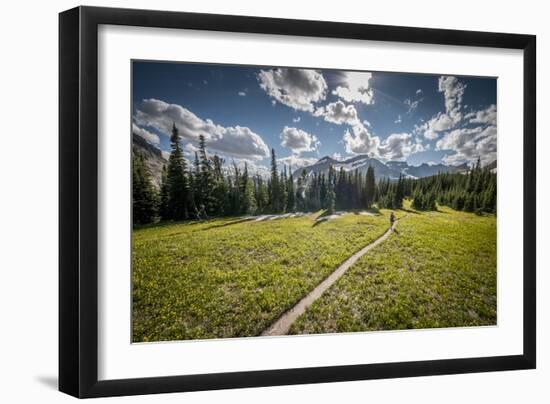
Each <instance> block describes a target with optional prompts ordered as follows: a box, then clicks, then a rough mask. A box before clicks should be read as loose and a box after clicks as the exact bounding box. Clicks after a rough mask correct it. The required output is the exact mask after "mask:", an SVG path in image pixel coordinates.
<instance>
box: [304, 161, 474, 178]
mask: <svg viewBox="0 0 550 404" xmlns="http://www.w3.org/2000/svg"><path fill="white" fill-rule="evenodd" d="M331 165H332V166H333V167H334V169H335V170H336V171H338V170H340V168H342V169H344V170H345V171H354V170H356V169H357V170H358V171H359V172H360V173H363V174H366V172H367V169H368V168H369V165H370V166H372V168H374V176H375V177H376V180H379V179H381V178H389V179H391V180H396V179H398V178H399V176H400V175H402V176H404V177H407V178H422V177H430V176H432V175H436V174H437V173H439V172H441V173H446V172H452V173H455V172H462V171H466V170H468V166H467V165H466V164H462V165H459V166H447V165H444V164H426V163H423V164H421V165H419V166H410V165H409V164H407V163H406V162H404V161H388V162H387V163H383V162H381V161H380V160H378V159H375V158H374V157H369V156H366V155H359V156H355V157H352V158H350V159H347V160H344V161H338V160H335V159H333V158H332V157H329V156H326V157H323V158H322V159H320V160H319V161H317V162H316V163H315V164H312V165H310V166H307V167H303V168H299V169H298V170H296V171H295V172H294V178H298V177H299V176H300V175H302V171H305V173H306V175H307V176H309V175H312V174H313V173H317V174H320V173H325V174H327V173H328V170H329V167H330V166H331Z"/></svg>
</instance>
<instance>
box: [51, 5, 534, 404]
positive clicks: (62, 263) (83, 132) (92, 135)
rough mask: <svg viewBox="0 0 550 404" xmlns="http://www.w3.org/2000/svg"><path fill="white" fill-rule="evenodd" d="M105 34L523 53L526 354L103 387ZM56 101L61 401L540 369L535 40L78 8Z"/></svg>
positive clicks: (62, 56)
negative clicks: (286, 38)
mask: <svg viewBox="0 0 550 404" xmlns="http://www.w3.org/2000/svg"><path fill="white" fill-rule="evenodd" d="M100 24H112V25H125V26H140V27H156V28H176V29H178V28H180V29H194V30H207V31H226V32H240V33H257V34H276V35H291V36H308V37H317V38H344V39H358V40H370V41H386V42H403V43H422V44H439V45H449V46H453V45H462V46H475V47H487V48H509V49H520V50H522V51H523V60H524V65H523V66H524V77H523V80H524V83H523V84H524V89H523V92H524V93H523V114H524V115H523V117H524V122H523V142H524V144H523V146H524V155H523V179H524V188H523V198H524V199H523V200H524V211H523V219H524V229H523V231H524V233H523V251H524V256H523V354H521V355H511V356H495V357H482V358H466V359H445V360H427V361H415V362H399V363H379V364H363V365H350V366H331V367H314V368H296V369H281V370H262V371H250V372H235V373H217V374H193V375H182V376H170V377H150V378H138V379H122V380H106V381H99V380H98V376H97V371H98V323H97V318H98V278H97V275H98V268H97V266H98V141H97V130H98V105H97V102H98V87H97V86H98V66H97V61H98V26H99V25H100ZM59 100H60V101H59V170H60V171H59V218H60V219H59V390H60V391H62V392H65V393H67V394H70V395H72V396H75V397H81V398H85V397H104V396H120V395H134V394H150V393H168V392H183V391H196V390H211V389H227V388H243V387H260V386H274V385H291V384H301V383H325V382H337V381H351V380H363V379H381V378H396V377H411V376H427V375H442V374H459V373H470V372H489V371H501V370H515V369H534V368H535V366H536V322H535V321H536V288H535V283H536V220H535V219H536V206H535V204H536V202H535V198H536V185H535V184H536V168H535V167H536V160H535V158H536V153H535V150H536V129H535V128H536V125H535V122H536V37H535V36H533V35H518V34H504V33H489V32H472V31H457V30H443V29H424V28H409V27H397V26H382V25H367V24H350V23H339V22H322V21H304V20H288V19H278V18H259V17H245V16H228V15H212V14H196V13H182V12H166V11H150V10H130V9H111V8H96V7H77V8H74V9H71V10H68V11H64V12H62V13H60V15H59Z"/></svg>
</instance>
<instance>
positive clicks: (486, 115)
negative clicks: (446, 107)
mask: <svg viewBox="0 0 550 404" xmlns="http://www.w3.org/2000/svg"><path fill="white" fill-rule="evenodd" d="M465 118H466V119H469V121H468V122H470V123H480V124H488V125H495V126H496V124H497V106H496V105H495V104H492V105H490V106H489V107H487V108H486V109H483V110H481V111H475V112H470V113H469V114H466V116H465Z"/></svg>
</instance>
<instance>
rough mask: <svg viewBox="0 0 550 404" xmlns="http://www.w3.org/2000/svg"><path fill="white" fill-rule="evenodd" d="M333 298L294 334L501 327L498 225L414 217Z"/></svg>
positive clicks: (489, 219) (322, 301) (463, 217)
mask: <svg viewBox="0 0 550 404" xmlns="http://www.w3.org/2000/svg"><path fill="white" fill-rule="evenodd" d="M397 231H398V233H397V234H396V233H394V234H392V235H391V237H390V238H389V239H388V240H386V241H385V242H384V243H382V244H381V245H379V246H378V247H376V248H375V249H374V250H372V251H370V252H369V253H368V254H366V255H364V256H363V257H361V259H360V260H359V261H358V262H357V263H356V264H355V265H354V266H353V267H352V268H350V269H349V270H348V272H346V274H345V275H344V276H342V278H340V279H339V280H338V281H337V282H336V283H335V284H334V285H333V286H332V287H331V288H330V289H329V290H327V291H326V292H325V293H324V294H323V295H322V296H321V297H320V298H319V300H317V301H316V302H315V303H314V304H313V305H312V306H311V307H309V308H308V310H307V311H306V312H305V313H304V314H303V315H302V316H300V317H299V318H298V319H297V321H296V322H295V323H294V324H293V325H292V327H291V329H290V333H291V334H309V333H334V332H354V331H368V330H372V331H374V330H399V329H410V328H436V327H437V328H439V327H459V326H482V325H494V324H496V320H497V302H496V297H497V293H496V288H497V282H496V280H497V276H496V218H495V216H493V215H486V216H477V215H474V214H471V213H464V212H457V211H454V210H452V209H449V208H445V207H442V208H440V210H439V211H438V212H422V213H419V212H415V213H412V212H411V213H410V214H409V215H408V216H407V217H406V218H405V219H404V220H402V221H400V223H399V224H398V227H397Z"/></svg>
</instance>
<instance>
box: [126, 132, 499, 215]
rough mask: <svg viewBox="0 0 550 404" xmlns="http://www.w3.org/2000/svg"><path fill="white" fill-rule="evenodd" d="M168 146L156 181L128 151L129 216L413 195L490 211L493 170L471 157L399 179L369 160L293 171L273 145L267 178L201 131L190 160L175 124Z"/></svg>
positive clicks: (395, 205)
mask: <svg viewBox="0 0 550 404" xmlns="http://www.w3.org/2000/svg"><path fill="white" fill-rule="evenodd" d="M170 143H171V152H170V157H169V159H168V163H167V164H166V165H165V166H164V168H163V171H162V179H161V185H160V189H158V190H157V188H156V187H155V186H154V185H153V184H152V181H151V174H150V172H149V171H148V169H147V166H146V163H145V161H144V158H143V157H142V156H140V155H139V154H136V155H134V157H133V170H132V179H133V187H132V188H133V198H132V202H133V203H132V206H133V219H134V224H136V225H140V224H146V223H152V222H155V221H157V220H162V221H169V220H174V221H178V220H186V219H205V218H208V217H214V216H236V215H253V214H266V213H270V214H276V213H286V212H311V211H317V210H320V209H324V210H326V211H327V213H329V214H331V213H332V212H334V211H335V210H350V209H369V208H372V207H373V206H374V205H376V206H377V207H379V208H387V209H399V208H401V207H402V206H403V199H405V198H411V199H412V200H413V202H412V203H413V208H414V209H418V210H430V209H436V208H437V205H436V202H437V203H439V204H442V205H449V206H451V207H453V208H454V209H458V210H466V211H472V212H473V211H485V212H495V209H496V174H493V173H491V172H490V171H489V170H487V169H482V168H481V165H480V163H479V161H478V163H477V165H476V166H475V167H474V169H472V170H471V171H470V172H469V173H468V174H466V175H463V174H438V175H436V176H433V177H428V178H421V179H410V178H405V177H402V176H400V177H399V179H397V181H395V180H393V181H390V180H389V179H381V180H380V181H378V183H377V182H376V180H375V173H374V168H373V167H371V166H369V167H368V169H367V171H366V173H365V174H363V173H361V172H359V171H358V170H355V171H345V170H344V169H342V168H340V169H339V170H336V169H335V168H334V167H333V166H330V167H329V170H328V173H326V174H325V173H309V174H308V173H307V172H306V171H305V170H302V171H301V172H300V175H299V176H298V178H296V179H295V178H294V174H293V173H292V169H291V167H290V166H288V167H287V166H286V165H283V167H282V170H280V167H279V166H278V164H277V158H276V155H275V151H274V150H273V149H272V150H271V167H270V174H269V177H268V178H264V177H262V176H261V175H259V174H255V175H252V174H251V173H250V172H249V171H248V166H247V164H246V163H245V164H244V168H241V167H239V166H238V165H237V164H236V163H234V162H233V163H232V164H231V166H230V167H226V166H225V161H224V160H223V159H222V158H220V157H219V156H217V155H214V156H208V154H207V151H206V146H205V139H204V137H203V136H202V135H201V136H200V137H199V147H198V150H197V151H196V152H195V156H194V161H193V163H192V164H190V163H189V162H188V161H187V160H186V158H185V157H184V154H183V151H182V149H181V145H180V142H179V132H178V128H177V127H176V126H175V125H173V128H172V135H171V138H170Z"/></svg>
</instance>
